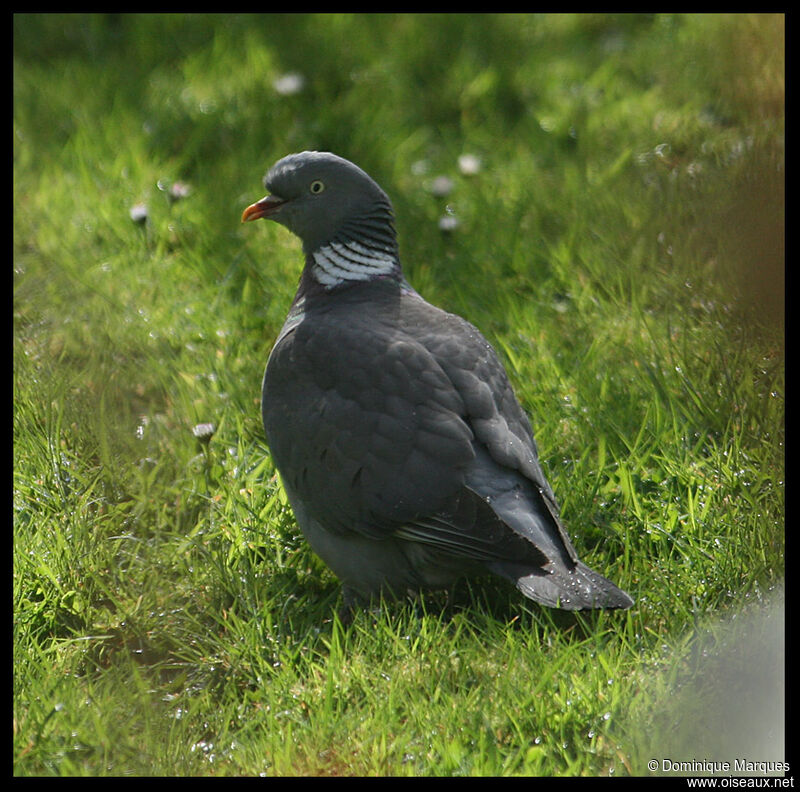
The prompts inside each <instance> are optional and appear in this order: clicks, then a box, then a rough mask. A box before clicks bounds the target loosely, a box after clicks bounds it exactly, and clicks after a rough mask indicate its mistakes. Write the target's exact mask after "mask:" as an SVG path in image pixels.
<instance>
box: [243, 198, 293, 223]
mask: <svg viewBox="0 0 800 792" xmlns="http://www.w3.org/2000/svg"><path fill="white" fill-rule="evenodd" d="M285 203H286V201H284V200H283V198H277V197H276V196H274V195H267V196H266V197H264V198H262V199H261V200H260V201H256V202H255V203H254V204H250V206H248V207H247V209H245V210H244V212H242V222H243V223H247V222H248V221H250V220H258V218H259V217H269V216H270V215H271V214H274V213H275V212H276V211H277V210H278V208H279V207H281V206H283V204H285Z"/></svg>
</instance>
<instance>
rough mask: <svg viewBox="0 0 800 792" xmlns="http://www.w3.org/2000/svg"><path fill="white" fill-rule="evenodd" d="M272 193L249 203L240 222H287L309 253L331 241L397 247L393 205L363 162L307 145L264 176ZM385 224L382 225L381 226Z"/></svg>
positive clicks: (277, 163)
mask: <svg viewBox="0 0 800 792" xmlns="http://www.w3.org/2000/svg"><path fill="white" fill-rule="evenodd" d="M264 186H265V187H266V189H267V190H268V192H269V194H268V195H267V196H265V197H264V198H262V199H261V200H260V201H257V202H256V203H254V204H252V205H250V206H248V207H247V208H246V209H245V210H244V213H243V214H242V222H243V223H244V222H248V221H250V220H257V219H258V218H260V217H266V218H268V219H269V220H274V221H275V222H277V223H280V224H281V225H284V226H286V228H288V229H289V230H290V231H291V232H292V233H293V234H295V235H296V236H298V237H299V238H300V239H301V240H302V242H303V248H304V250H305V252H306V253H307V254H311V253H313V252H314V251H316V250H319V249H320V248H322V247H324V246H325V245H328V244H329V243H331V242H332V241H343V242H347V241H350V240H354V241H357V242H361V241H364V240H362V237H365V238H366V242H367V243H370V242H377V243H381V242H382V243H383V244H381V245H379V246H380V247H382V248H383V249H385V250H389V249H393V248H394V246H395V242H394V225H393V218H392V205H391V202H390V201H389V198H388V196H387V195H386V193H385V192H384V191H383V190H382V189H381V188H380V187H379V186H378V185H377V184H376V183H375V181H373V180H372V179H371V178H370V177H369V176H368V175H367V174H366V173H365V172H364V171H363V170H361V168H359V167H358V166H356V165H354V164H353V163H352V162H349V161H348V160H346V159H343V158H342V157H338V156H336V155H335V154H330V153H328V152H321V151H303V152H301V153H299V154H290V155H289V156H287V157H284V158H283V159H281V160H278V162H276V163H275V164H274V165H273V166H272V167H271V168H270V169H269V171H268V172H267V175H266V176H265V177H264ZM382 225H383V226H384V227H381V226H382Z"/></svg>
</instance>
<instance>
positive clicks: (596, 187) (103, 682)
mask: <svg viewBox="0 0 800 792" xmlns="http://www.w3.org/2000/svg"><path fill="white" fill-rule="evenodd" d="M14 44H15V70H14V92H15V93H14V134H15V138H14V267H15V274H14V399H15V403H14V516H15V527H14V585H13V591H14V755H15V772H16V773H17V774H19V775H128V774H133V775H212V774H216V775H255V774H259V773H262V774H267V775H359V774H363V775H512V774H531V775H610V774H614V775H627V774H644V773H647V772H648V770H647V764H646V763H647V761H648V760H649V759H650V758H652V757H654V756H655V757H656V758H660V756H661V754H660V753H659V751H662V750H663V751H666V750H668V749H669V750H671V751H680V750H687V749H686V745H692V744H694V745H695V747H696V745H697V742H696V741H694V743H693V742H692V739H691V738H692V735H693V734H694V732H693V731H692V730H693V729H695V730H696V724H697V723H699V722H700V720H701V719H700V718H699V716H698V713H702V714H703V716H704V717H705V718H707V719H708V720H707V722H708V724H709V725H708V728H707V729H706V733H708V730H713V729H714V728H717V729H718V730H719V729H720V728H722V727H720V725H719V724H720V723H730V722H732V720H735V718H736V717H737V714H738V715H741V708H744V707H745V706H748V707H749V706H750V704H749V701H750V700H749V699H748V697H747V696H746V695H743V696H741V697H740V700H741V702H742V704H741V708H740V710H736V709H735V708H734V711H733V713H731V711H730V709H729V708H721V707H720V706H719V705H718V699H719V691H718V690H716V689H715V688H714V686H713V684H710V683H709V682H708V671H707V668H708V667H709V664H710V666H711V667H713V668H714V669H716V668H717V664H718V663H722V662H723V660H725V659H730V660H731V663H730V666H729V669H730V670H729V673H730V674H735V672H736V670H737V669H738V668H739V667H740V666H743V665H745V664H746V661H747V659H748V658H749V657H751V655H750V654H748V652H749V651H751V650H752V647H753V645H755V644H757V645H758V647H759V648H760V649H763V650H764V651H765V652H766V659H764V656H762V655H759V657H758V659H757V663H756V664H757V665H758V667H763V668H765V669H766V671H765V673H764V674H762V675H761V677H760V678H759V680H758V684H757V685H756V684H754V685H750V686H749V688H748V689H749V690H750V691H751V694H752V695H756V694H759V693H761V694H762V699H764V700H770V701H771V700H773V699H772V698H770V696H773V695H774V694H775V691H778V694H777V695H778V699H777V700H780V690H781V684H782V679H781V676H780V669H781V663H780V662H778V660H779V659H780V657H781V653H782V644H781V643H780V641H779V640H778V638H777V637H776V636H778V634H779V632H780V631H779V630H774V631H771V632H768V634H765V635H766V637H765V635H762V634H761V633H759V632H758V630H755V632H756V633H757V634H758V637H757V639H753V637H752V635H753V632H754V629H753V628H748V630H746V631H744V632H740V631H737V630H738V627H737V625H739V624H741V623H742V622H743V621H746V623H747V624H751V621H750V620H744V619H740V620H738V621H737V620H736V619H735V618H734V617H735V616H736V614H738V613H740V611H741V610H742V609H745V611H746V612H747V613H756V614H758V613H761V612H764V613H772V610H771V608H772V606H773V599H774V595H773V593H772V592H773V590H774V589H776V588H779V587H780V583H781V581H782V578H783V563H784V534H783V519H784V511H783V500H784V498H783V488H784V465H783V454H784V445H783V443H784V401H783V393H784V350H783V321H784V318H783V282H782V277H783V247H782V245H783V140H784V138H783V85H784V83H783V70H784V65H783V58H782V53H783V19H782V17H780V16H768V15H764V16H688V17H684V16H660V15H659V16H650V15H643V16H605V15H580V16H561V15H553V16H526V17H518V16H487V17H477V18H476V17H466V16H432V17H417V16H401V17H394V16H383V15H379V16H369V17H365V16H287V17H284V16H263V17H247V16H238V15H226V16H210V17H209V16H204V15H197V16H190V17H184V16H173V15H167V16H158V15H155V16H80V15H78V16H67V17H64V16H60V15H41V16H26V15H17V16H15V18H14ZM710 53H713V68H711V65H712V64H710V63H709V59H710V58H711V54H710ZM287 73H299V74H301V75H302V77H303V82H302V84H301V90H300V91H299V92H297V93H285V92H284V93H281V91H282V90H283V91H285V88H284V87H283V86H286V85H287V84H288V85H290V87H291V81H285V82H284V83H278V86H277V89H276V87H275V81H276V80H277V79H278V78H279V77H280V76H281V75H286V74H287ZM307 148H319V149H326V150H332V151H335V152H337V153H339V154H341V155H343V156H345V157H348V158H349V159H352V160H354V161H356V162H357V163H358V164H359V165H361V166H362V167H364V168H365V169H366V170H367V171H368V172H370V173H371V174H372V175H373V176H374V177H375V178H376V179H377V180H378V181H379V182H380V183H381V184H382V185H383V187H384V188H385V189H386V190H387V192H388V193H389V194H390V196H391V197H392V199H393V201H394V203H395V208H396V212H397V225H398V230H399V234H400V241H401V255H402V257H403V260H404V264H405V268H406V272H407V275H408V277H409V280H410V281H411V282H412V283H413V284H414V285H415V287H416V288H417V289H418V290H420V291H421V292H422V293H423V294H424V295H425V296H426V297H427V298H428V299H429V300H431V301H432V302H434V303H436V304H438V305H441V306H443V307H445V308H448V309H449V310H453V311H456V312H458V313H461V314H463V315H465V316H467V317H468V318H469V319H470V320H471V321H473V322H474V323H475V324H477V325H478V326H479V327H480V328H481V329H482V330H483V332H484V333H485V334H486V335H487V337H488V338H489V339H490V340H491V341H492V342H493V343H494V344H495V346H496V348H497V349H498V351H499V352H500V354H501V356H502V357H503V358H504V360H505V362H506V364H507V366H508V370H509V373H510V375H511V378H512V380H513V382H514V385H515V388H516V390H517V393H518V395H519V397H520V399H521V401H522V403H523V404H524V406H525V408H526V409H527V410H528V412H529V414H530V415H531V416H532V420H533V424H534V430H535V433H536V436H537V439H538V442H539V447H540V452H541V456H542V459H543V463H544V466H545V469H546V471H547V473H548V476H549V478H550V481H551V483H552V485H553V487H554V490H555V492H556V494H557V496H558V497H559V500H560V501H561V504H562V508H563V512H564V516H565V519H566V521H567V524H568V527H569V529H570V531H571V533H572V535H573V536H574V538H575V544H576V546H577V547H578V550H579V552H580V553H581V555H582V557H583V559H584V560H585V561H586V562H587V563H589V564H590V565H591V566H593V567H594V568H596V569H598V570H600V571H602V572H603V573H604V574H607V575H608V576H609V577H611V578H612V579H613V580H614V581H615V582H617V583H618V584H619V585H620V586H622V587H623V588H624V589H626V590H627V591H630V592H631V593H632V594H633V596H634V597H635V598H636V606H635V607H634V608H633V609H632V610H631V611H629V612H626V613H597V614H577V615H576V614H565V613H558V612H552V611H549V610H546V609H542V608H538V607H536V606H535V605H533V604H531V603H528V602H526V601H523V600H522V599H521V598H520V597H519V596H518V595H517V594H516V592H514V591H513V590H510V589H508V588H506V587H504V586H502V585H501V584H499V583H497V582H493V581H477V582H473V583H471V584H467V583H464V584H463V585H462V586H461V587H460V588H459V589H458V590H457V591H456V593H455V596H454V598H453V599H452V600H451V601H449V602H444V601H443V600H442V598H440V597H437V596H431V597H428V598H426V599H425V600H423V601H421V602H419V603H414V604H412V603H400V604H387V605H385V606H384V607H383V608H381V609H380V610H379V611H375V612H364V613H361V614H359V615H358V617H357V618H356V620H355V622H354V623H353V624H352V625H351V626H349V627H347V628H345V627H343V626H342V625H341V624H340V623H339V621H338V619H337V618H336V615H335V614H336V609H337V607H338V605H339V602H340V600H339V592H338V585H337V583H336V581H335V579H334V578H333V577H332V576H331V574H330V573H329V572H328V571H327V570H326V569H325V568H324V567H323V565H322V564H321V562H319V561H318V560H317V559H316V558H315V557H314V556H313V555H312V554H311V553H310V551H309V550H308V548H307V546H306V545H305V543H304V542H303V540H302V538H301V537H300V536H299V535H298V531H297V528H296V526H295V523H294V521H293V518H292V515H291V512H290V510H289V509H288V508H287V506H286V503H285V499H284V496H283V493H282V490H281V489H280V486H279V483H278V481H277V479H276V477H275V475H274V469H273V466H272V462H271V459H270V456H269V451H268V449H267V448H266V447H265V444H264V438H263V433H262V429H261V426H260V415H259V407H258V398H259V391H260V379H261V374H262V371H263V365H264V362H265V360H266V356H267V354H268V352H269V349H270V347H271V344H272V341H273V339H274V337H275V335H276V333H277V331H278V329H279V327H280V325H281V323H282V320H283V317H284V315H285V312H286V310H287V308H288V305H289V302H290V301H291V297H292V294H293V291H294V286H295V283H296V280H297V277H298V275H299V267H300V265H301V260H300V253H299V244H298V243H297V242H296V241H295V240H293V239H292V238H291V237H290V235H289V234H288V233H287V232H285V230H283V229H281V228H279V227H277V226H270V225H269V224H263V225H260V227H259V226H256V227H246V228H244V229H243V228H241V227H240V224H239V216H240V214H241V211H242V209H243V207H244V206H246V205H247V204H248V203H250V202H252V201H253V200H254V199H256V198H259V197H261V195H262V194H263V193H262V187H261V184H260V179H261V175H262V174H263V172H264V170H265V169H266V168H267V166H268V165H269V164H271V163H272V162H273V161H274V160H276V159H277V158H279V157H280V156H283V155H284V154H286V153H289V152H291V151H297V150H302V149H307ZM462 154H474V155H476V156H477V157H479V158H480V161H481V168H480V170H479V172H478V173H476V174H474V175H467V174H464V173H462V172H461V171H460V170H459V168H458V165H457V160H458V157H459V156H460V155H462ZM440 175H445V176H448V177H449V178H450V179H451V181H452V184H453V186H452V191H451V192H450V194H449V195H447V196H446V197H436V196H435V195H434V194H433V193H432V192H431V184H432V181H433V179H434V178H435V177H437V176H440ZM175 183H178V184H180V185H188V188H189V192H188V195H185V196H184V197H180V198H178V199H175V198H174V196H173V195H172V193H171V190H172V188H173V185H174V184H175ZM179 192H180V190H179ZM141 204H143V205H144V206H146V219H145V220H144V222H143V223H137V222H134V221H133V220H132V218H131V215H130V211H131V209H132V207H134V206H135V205H141ZM445 215H446V216H448V217H454V218H456V220H457V223H458V224H457V226H456V227H455V229H453V230H452V231H451V232H450V233H443V232H442V231H441V230H440V228H439V225H438V221H439V219H440V218H441V217H442V216H445ZM203 422H211V423H213V424H214V425H215V432H214V434H213V437H211V439H210V442H208V443H205V442H203V441H202V440H200V439H198V438H197V437H196V436H195V435H194V434H193V431H192V430H193V428H194V427H195V426H196V425H197V424H199V423H203ZM779 613H780V611H779ZM777 618H778V622H780V617H777ZM763 621H764V623H767V622H768V623H769V624H773V623H774V619H773V620H772V621H770V620H763ZM698 658H699V659H698ZM704 658H705V659H704ZM709 658H710V659H709ZM776 658H777V659H776ZM715 673H716V672H715ZM726 673H727V672H726ZM717 676H719V677H720V678H725V679H727V678H728V677H727V676H725V673H723V672H720V673H719V674H717ZM736 678H737V679H740V680H741V679H742V678H743V677H742V676H741V675H739V676H737V677H736ZM676 691H677V693H676ZM776 713H777V710H776V709H775V710H772V711H771V715H770V716H771V717H772V719H773V720H772V721H770V723H769V724H768V725H769V729H768V730H770V729H771V731H769V733H770V734H775V735H776V736H775V740H774V741H773V743H772V745H773V747H775V746H779V745H780V735H779V733H778V731H776V729H777V726H776V722H777V721H776ZM723 719H724V720H723ZM705 722H706V721H703V723H705ZM654 730H663V731H665V732H666V731H669V732H670V734H671V735H672V736H673V738H674V739H671V741H669V742H668V743H660V742H659V740H658V739H657V738H654V737H653V732H654ZM768 730H767V731H768ZM723 731H724V729H723ZM681 735H683V736H684V737H686V739H684V740H681V739H680V737H681ZM681 746H682V747H681ZM737 750H738V751H742V750H744V749H743V748H741V745H740V744H739V743H735V744H734V743H730V742H729V743H727V744H714V745H711V746H709V747H708V748H707V751H708V752H710V753H712V752H713V753H715V755H717V754H720V753H722V754H724V753H725V752H726V751H727V752H728V753H731V752H735V751H737ZM764 750H766V749H764ZM708 758H711V757H708ZM728 758H729V759H730V758H731V757H728ZM751 758H752V759H754V760H760V759H762V758H763V759H766V758H768V757H766V756H763V757H762V756H753V757H751Z"/></svg>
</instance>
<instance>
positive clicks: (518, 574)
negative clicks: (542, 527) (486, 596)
mask: <svg viewBox="0 0 800 792" xmlns="http://www.w3.org/2000/svg"><path fill="white" fill-rule="evenodd" d="M487 566H488V568H489V569H490V570H491V571H492V572H494V573H495V574H498V575H502V576H503V577H505V578H508V579H509V580H511V581H513V582H514V583H515V584H516V586H517V588H518V589H519V590H520V591H521V592H522V593H523V594H524V595H525V596H526V597H528V598H529V599H532V600H535V601H536V602H541V603H542V604H543V605H547V606H548V607H550V608H562V609H563V610H587V609H591V608H630V607H631V605H633V599H632V598H631V597H630V596H629V595H628V594H626V593H625V592H624V591H623V590H622V589H620V588H617V586H615V585H614V584H613V583H612V582H611V581H610V580H607V579H606V578H604V577H603V576H602V575H600V574H598V573H597V572H595V571H594V570H593V569H590V568H589V567H588V566H586V564H584V563H583V562H581V561H578V562H577V563H576V564H575V566H574V567H573V568H572V569H567V568H563V567H562V568H557V569H554V570H552V571H549V572H548V571H547V570H544V569H534V570H532V569H531V567H530V566H525V565H523V564H517V563H513V562H502V561H501V562H494V563H492V564H488V565H487Z"/></svg>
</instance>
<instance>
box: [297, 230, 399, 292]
mask: <svg viewBox="0 0 800 792" xmlns="http://www.w3.org/2000/svg"><path fill="white" fill-rule="evenodd" d="M311 255H312V257H313V258H314V266H313V267H312V268H311V272H312V274H313V275H314V277H315V278H316V280H318V281H319V282H320V283H321V284H322V285H323V286H328V287H330V286H336V285H338V284H340V283H343V282H344V281H363V280H369V279H370V278H374V277H376V276H377V275H388V274H389V273H391V272H393V271H394V270H395V269H396V268H397V260H396V259H395V258H394V256H393V255H392V254H391V253H387V252H386V251H385V250H376V249H375V248H369V247H366V246H365V245H362V244H360V243H358V242H355V241H350V242H345V243H342V242H331V243H330V244H329V245H325V247H321V248H320V249H319V250H315V251H314V252H313V253H312V254H311Z"/></svg>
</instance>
